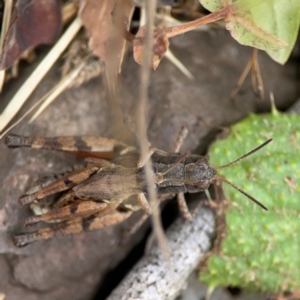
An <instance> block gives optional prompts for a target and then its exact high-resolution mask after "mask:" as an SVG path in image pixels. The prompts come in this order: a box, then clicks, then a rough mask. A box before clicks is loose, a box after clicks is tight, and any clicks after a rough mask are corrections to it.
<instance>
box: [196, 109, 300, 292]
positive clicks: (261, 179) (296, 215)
mask: <svg viewBox="0 0 300 300" xmlns="http://www.w3.org/2000/svg"><path fill="white" fill-rule="evenodd" d="M269 138H273V142H272V143H271V144H269V145H267V146H266V147H265V148H263V149H261V150H260V151H258V152H257V153H255V154H253V155H252V156H250V157H248V158H246V159H245V160H243V161H241V162H239V163H238V164H236V165H233V166H230V167H228V168H226V169H222V170H220V174H222V175H223V176H224V177H226V178H227V179H229V180H230V181H232V182H233V183H234V184H236V185H237V186H238V187H240V188H242V189H243V190H245V191H246V192H247V193H249V194H250V195H252V196H253V197H255V198H256V199H257V200H259V201H260V202H262V203H263V204H264V205H265V206H267V208H268V211H267V212H266V211H263V210H262V209H261V208H260V207H259V206H257V205H256V204H254V203H253V202H252V201H250V200H249V199H248V198H246V197H245V196H243V195H242V194H240V193H239V192H238V191H236V190H234V189H233V188H232V187H230V186H228V185H227V184H224V185H223V186H224V189H225V194H226V196H227V198H228V199H230V200H231V201H232V205H231V207H230V208H229V210H228V211H227V212H226V223H227V231H228V236H227V237H226V238H225V239H224V240H223V242H222V246H221V252H220V253H219V254H218V255H213V256H211V257H210V258H209V261H208V269H207V270H206V271H205V272H203V273H202V274H201V275H200V279H201V281H202V282H205V283H207V284H208V285H209V286H211V287H215V286H219V285H220V286H229V285H230V286H239V287H242V288H246V289H248V290H260V291H268V292H273V293H276V292H281V291H285V290H290V291H292V290H295V289H299V288H300V184H299V181H300V179H299V178H300V151H299V150H300V116H299V115H281V114H278V113H274V114H268V115H251V116H250V117H248V118H247V119H245V120H244V121H242V122H241V123H239V124H237V125H235V126H233V127H232V130H231V134H230V136H229V137H228V138H227V139H225V140H222V141H218V142H217V143H215V144H214V145H213V147H212V148H211V151H210V162H211V164H212V165H216V166H221V165H225V164H227V163H228V162H231V161H233V160H235V159H236V158H238V157H240V156H242V155H243V154H245V153H246V152H248V151H250V150H252V149H253V148H255V147H256V146H258V145H260V144H262V143H263V142H264V141H266V140H267V139H269Z"/></svg>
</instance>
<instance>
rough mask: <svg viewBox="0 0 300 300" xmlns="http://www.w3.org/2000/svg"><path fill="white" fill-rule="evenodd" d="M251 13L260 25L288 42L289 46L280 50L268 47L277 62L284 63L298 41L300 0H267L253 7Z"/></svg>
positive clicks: (268, 51) (269, 52)
mask: <svg viewBox="0 0 300 300" xmlns="http://www.w3.org/2000/svg"><path fill="white" fill-rule="evenodd" d="M251 14H252V16H253V19H254V21H255V22H256V23H257V24H258V25H260V26H261V27H263V28H264V29H265V30H267V31H269V32H271V33H273V34H274V35H276V36H278V37H279V38H281V39H283V40H285V41H287V42H288V44H289V46H288V47H286V48H284V49H281V50H279V51H274V50H272V49H267V53H268V54H269V55H270V56H271V57H272V58H273V59H274V60H275V61H276V62H278V63H280V64H284V63H285V62H286V61H287V60H288V58H289V56H290V54H291V52H292V50H293V47H294V45H295V43H296V39H297V35H298V30H299V24H300V1H299V0H273V1H266V2H263V3H262V4H261V5H259V6H256V7H254V8H252V9H251Z"/></svg>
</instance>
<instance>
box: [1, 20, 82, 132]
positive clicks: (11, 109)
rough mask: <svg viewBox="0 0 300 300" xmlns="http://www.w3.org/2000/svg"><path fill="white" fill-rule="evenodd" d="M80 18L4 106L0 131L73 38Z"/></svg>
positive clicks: (79, 23) (79, 25)
mask: <svg viewBox="0 0 300 300" xmlns="http://www.w3.org/2000/svg"><path fill="white" fill-rule="evenodd" d="M81 26H82V23H81V20H80V19H79V18H78V17H77V18H76V19H75V20H74V21H73V22H72V24H71V25H70V26H69V28H68V29H67V30H66V32H65V33H64V34H63V35H62V36H61V38H60V39H59V40H58V42H57V43H56V44H55V45H54V46H53V47H52V49H51V50H50V52H49V53H48V54H47V55H46V57H45V58H44V59H43V61H42V62H41V63H40V64H39V65H38V66H37V68H36V69H35V70H34V71H33V72H32V74H31V75H30V76H29V78H28V79H27V80H26V81H25V82H24V84H23V85H22V87H21V88H20V89H19V90H18V92H17V93H16V94H15V96H14V97H13V98H12V99H11V101H10V103H9V104H8V105H7V106H6V108H5V109H4V111H3V113H2V114H1V116H0V132H1V131H3V129H4V128H5V127H6V126H7V124H8V123H9V122H10V121H11V120H12V118H13V117H14V116H15V115H16V114H17V113H18V111H19V110H20V109H21V107H22V106H23V104H24V103H25V101H26V100H27V99H28V97H29V96H30V95H31V93H32V92H33V91H34V89H35V88H36V87H37V85H38V84H39V83H40V82H41V80H42V79H43V78H44V76H45V75H46V73H47V72H48V71H49V69H50V68H51V67H52V66H53V64H54V63H55V62H56V60H57V59H58V58H59V57H60V55H61V54H62V52H63V51H64V50H65V49H66V47H67V46H68V45H69V43H70V42H71V41H72V40H73V38H74V36H75V35H76V34H77V32H78V31H79V29H80V28H81Z"/></svg>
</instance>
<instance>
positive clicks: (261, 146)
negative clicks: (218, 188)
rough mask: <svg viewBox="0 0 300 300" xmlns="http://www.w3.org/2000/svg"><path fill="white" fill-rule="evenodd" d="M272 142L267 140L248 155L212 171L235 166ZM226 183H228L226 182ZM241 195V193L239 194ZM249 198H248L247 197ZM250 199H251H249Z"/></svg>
mask: <svg viewBox="0 0 300 300" xmlns="http://www.w3.org/2000/svg"><path fill="white" fill-rule="evenodd" d="M272 141H273V139H269V140H267V141H266V142H264V143H263V144H261V145H260V146H258V147H257V148H255V149H253V150H251V151H250V152H248V153H246V154H244V155H243V156H241V157H240V158H238V159H236V160H235V161H233V162H231V163H229V164H227V165H224V166H220V167H214V169H216V170H219V169H224V168H227V167H229V166H232V165H234V164H236V163H237V162H239V161H240V160H242V159H244V158H246V157H247V156H250V155H251V154H253V153H255V152H256V151H258V150H260V149H261V148H263V147H265V146H266V145H268V144H269V143H271V142H272ZM223 181H224V180H223ZM227 183H228V182H227ZM229 184H231V185H232V186H233V184H232V183H229ZM233 187H234V186H233ZM235 188H236V187H235ZM237 190H238V189H237ZM240 192H241V191H240ZM241 193H243V192H241ZM243 194H244V193H243ZM244 195H245V194H244ZM249 198H250V197H249ZM250 199H251V198H250ZM251 200H253V199H251Z"/></svg>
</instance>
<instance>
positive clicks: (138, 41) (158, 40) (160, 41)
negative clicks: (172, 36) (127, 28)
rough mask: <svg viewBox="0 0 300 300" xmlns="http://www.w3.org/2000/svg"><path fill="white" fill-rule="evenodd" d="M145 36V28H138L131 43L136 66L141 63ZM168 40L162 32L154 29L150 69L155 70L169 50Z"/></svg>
mask: <svg viewBox="0 0 300 300" xmlns="http://www.w3.org/2000/svg"><path fill="white" fill-rule="evenodd" d="M145 35H146V27H145V26H142V27H140V29H139V31H138V33H137V34H136V36H135V39H134V41H133V57H134V60H135V61H136V62H137V63H138V64H140V65H141V64H142V63H143V54H144V48H145ZM169 45H170V43H169V39H168V37H167V36H166V34H165V32H164V30H162V29H161V28H159V27H156V28H155V29H154V32H153V47H152V59H151V68H152V69H154V70H156V68H157V67H158V65H159V63H160V61H161V59H162V58H163V56H164V54H165V53H166V51H167V50H168V48H169Z"/></svg>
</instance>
